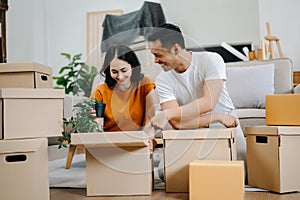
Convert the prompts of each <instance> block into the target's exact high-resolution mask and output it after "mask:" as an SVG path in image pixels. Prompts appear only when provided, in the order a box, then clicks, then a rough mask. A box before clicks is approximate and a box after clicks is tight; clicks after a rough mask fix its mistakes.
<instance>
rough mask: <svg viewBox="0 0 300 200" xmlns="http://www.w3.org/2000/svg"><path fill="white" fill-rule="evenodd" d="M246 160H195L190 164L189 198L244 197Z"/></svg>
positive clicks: (236, 199)
mask: <svg viewBox="0 0 300 200" xmlns="http://www.w3.org/2000/svg"><path fill="white" fill-rule="evenodd" d="M244 182H245V179H244V162H243V161H220V160H195V161H192V162H191V163H190V164H189V191H190V192H189V197H190V198H189V199H190V200H198V199H205V200H216V199H230V200H242V199H244Z"/></svg>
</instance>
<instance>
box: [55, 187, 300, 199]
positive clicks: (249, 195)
mask: <svg viewBox="0 0 300 200" xmlns="http://www.w3.org/2000/svg"><path fill="white" fill-rule="evenodd" d="M50 199H51V200H68V199H72V200H101V199H103V200H104V199H105V200H154V199H155V200H163V199H166V200H177V199H178V200H188V199H189V195H188V194H187V193H165V192H164V191H163V190H155V191H153V192H152V195H151V196H121V197H87V196H86V189H69V188H59V189H53V188H52V189H50ZM299 199H300V193H288V194H276V193H272V192H246V193H245V198H244V200H299Z"/></svg>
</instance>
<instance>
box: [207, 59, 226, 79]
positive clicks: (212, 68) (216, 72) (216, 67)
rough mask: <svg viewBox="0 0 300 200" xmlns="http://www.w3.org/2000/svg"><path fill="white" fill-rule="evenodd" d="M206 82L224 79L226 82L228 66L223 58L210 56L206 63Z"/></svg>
mask: <svg viewBox="0 0 300 200" xmlns="http://www.w3.org/2000/svg"><path fill="white" fill-rule="evenodd" d="M204 66H205V75H204V79H205V80H214V79H223V80H226V65H225V63H224V60H223V58H222V57H221V56H220V55H219V54H217V53H212V54H210V55H209V56H208V57H207V59H206V61H205V64H204Z"/></svg>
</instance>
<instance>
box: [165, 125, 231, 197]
mask: <svg viewBox="0 0 300 200" xmlns="http://www.w3.org/2000/svg"><path fill="white" fill-rule="evenodd" d="M235 137H236V129H235V128H223V129H212V128H202V129H196V130H169V131H163V140H164V162H165V163H164V164H165V167H164V169H165V183H166V192H188V191H189V185H188V184H189V179H188V176H189V169H188V167H189V163H190V162H192V161H194V160H225V161H230V160H236V143H235Z"/></svg>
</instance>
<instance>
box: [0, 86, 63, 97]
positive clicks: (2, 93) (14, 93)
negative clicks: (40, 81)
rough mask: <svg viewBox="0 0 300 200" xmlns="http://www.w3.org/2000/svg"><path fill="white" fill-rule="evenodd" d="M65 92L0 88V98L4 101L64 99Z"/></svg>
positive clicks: (48, 89)
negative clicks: (4, 99)
mask: <svg viewBox="0 0 300 200" xmlns="http://www.w3.org/2000/svg"><path fill="white" fill-rule="evenodd" d="M64 97H65V91H64V90H63V89H53V88H40V89H36V88H34V89H33V88H0V98H6V99H24V98H27V99H40V98H49V99H57V98H64Z"/></svg>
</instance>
